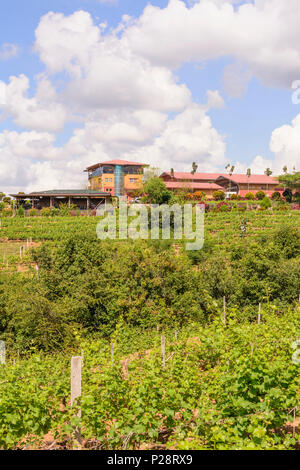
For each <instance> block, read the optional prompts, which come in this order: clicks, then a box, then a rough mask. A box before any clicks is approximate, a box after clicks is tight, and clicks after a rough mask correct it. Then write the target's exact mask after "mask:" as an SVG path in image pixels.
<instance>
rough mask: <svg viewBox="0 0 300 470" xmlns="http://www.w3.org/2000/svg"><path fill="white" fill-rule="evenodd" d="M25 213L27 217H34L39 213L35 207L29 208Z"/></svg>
mask: <svg viewBox="0 0 300 470" xmlns="http://www.w3.org/2000/svg"><path fill="white" fill-rule="evenodd" d="M27 214H28V215H29V217H36V216H38V215H39V211H38V210H37V209H30V210H29V211H28V213H27Z"/></svg>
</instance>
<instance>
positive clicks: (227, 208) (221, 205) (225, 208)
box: [217, 201, 231, 212]
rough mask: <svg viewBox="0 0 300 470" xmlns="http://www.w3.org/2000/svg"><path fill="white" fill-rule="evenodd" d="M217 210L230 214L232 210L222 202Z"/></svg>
mask: <svg viewBox="0 0 300 470" xmlns="http://www.w3.org/2000/svg"><path fill="white" fill-rule="evenodd" d="M217 210H218V211H219V212H229V211H230V210H231V208H230V205H229V204H227V203H226V202H224V201H222V202H219V204H217Z"/></svg>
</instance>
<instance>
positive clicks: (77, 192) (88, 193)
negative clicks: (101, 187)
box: [10, 189, 110, 199]
mask: <svg viewBox="0 0 300 470" xmlns="http://www.w3.org/2000/svg"><path fill="white" fill-rule="evenodd" d="M10 196H12V197H15V198H22V199H24V198H28V199H32V198H34V197H43V196H44V197H45V196H46V197H59V196H60V197H64V196H65V197H69V196H73V197H76V196H78V197H109V196H110V193H109V192H104V191H95V190H91V189H54V190H52V191H34V192H32V193H28V194H22V193H19V194H11V195H10Z"/></svg>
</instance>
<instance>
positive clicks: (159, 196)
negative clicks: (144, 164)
mask: <svg viewBox="0 0 300 470" xmlns="http://www.w3.org/2000/svg"><path fill="white" fill-rule="evenodd" d="M144 192H145V193H146V194H147V195H148V197H149V199H150V201H151V204H167V203H168V201H169V200H170V199H171V197H172V193H171V192H170V191H168V190H167V187H166V185H165V183H164V182H163V181H162V180H161V179H160V178H159V177H158V176H154V177H153V178H151V179H150V180H148V181H147V182H146V184H145V185H144Z"/></svg>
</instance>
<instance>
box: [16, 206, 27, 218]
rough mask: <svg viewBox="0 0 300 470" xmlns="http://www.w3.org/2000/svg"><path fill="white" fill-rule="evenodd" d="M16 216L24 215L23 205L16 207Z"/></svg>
mask: <svg viewBox="0 0 300 470" xmlns="http://www.w3.org/2000/svg"><path fill="white" fill-rule="evenodd" d="M17 216H18V217H25V209H24V207H22V206H20V207H18V209H17Z"/></svg>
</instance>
